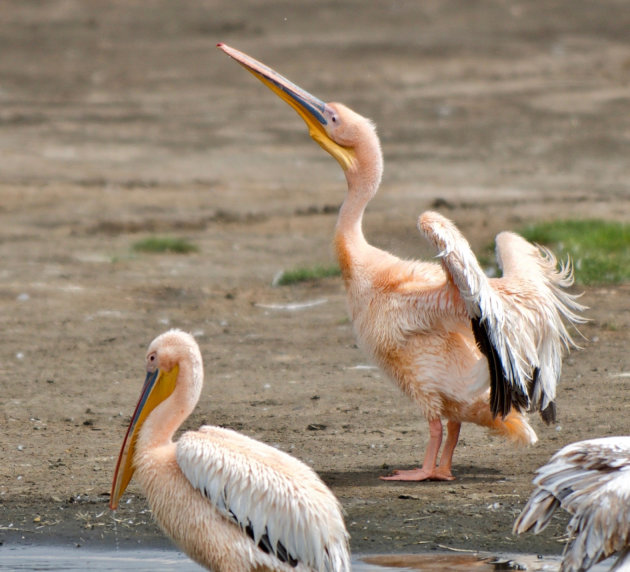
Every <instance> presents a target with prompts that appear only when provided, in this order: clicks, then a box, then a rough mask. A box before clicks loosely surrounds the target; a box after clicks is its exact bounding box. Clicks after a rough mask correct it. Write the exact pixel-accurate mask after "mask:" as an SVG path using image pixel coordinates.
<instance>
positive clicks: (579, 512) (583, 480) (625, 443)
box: [514, 437, 630, 572]
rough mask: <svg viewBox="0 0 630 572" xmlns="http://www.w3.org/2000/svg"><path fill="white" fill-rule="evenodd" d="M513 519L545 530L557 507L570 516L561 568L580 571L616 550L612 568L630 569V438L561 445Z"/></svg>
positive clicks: (521, 528)
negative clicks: (568, 540)
mask: <svg viewBox="0 0 630 572" xmlns="http://www.w3.org/2000/svg"><path fill="white" fill-rule="evenodd" d="M534 485H535V486H536V488H535V490H534V492H533V493H532V496H531V497H530V499H529V501H528V502H527V504H526V505H525V508H524V509H523V512H522V513H521V514H520V516H519V517H518V519H517V520H516V522H515V523H514V532H515V533H517V534H520V533H521V532H526V531H528V530H531V529H533V531H534V533H538V532H540V531H541V530H543V529H544V528H545V527H546V526H547V525H548V524H549V521H550V520H551V517H552V516H553V514H554V512H555V511H556V509H557V508H558V507H562V508H563V509H564V510H566V511H567V512H568V513H569V514H570V515H571V520H570V522H569V525H568V527H567V530H568V533H569V537H570V538H571V540H570V543H569V544H568V545H567V547H566V549H565V553H564V558H563V560H562V566H561V572H581V571H583V570H588V569H589V568H591V566H593V565H595V564H597V563H598V562H600V561H601V560H604V559H605V558H608V557H609V556H613V555H617V556H618V558H617V561H616V562H615V564H614V566H613V568H611V570H616V571H621V570H625V571H629V570H630V437H604V438H602V439H591V440H588V441H580V442H578V443H572V444H571V445H567V446H566V447H564V448H562V449H560V451H558V452H557V453H556V454H555V455H554V456H553V457H552V458H551V460H550V461H549V463H547V464H546V465H544V466H543V467H541V468H540V469H538V471H537V476H536V478H535V479H534Z"/></svg>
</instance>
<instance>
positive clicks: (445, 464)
mask: <svg viewBox="0 0 630 572" xmlns="http://www.w3.org/2000/svg"><path fill="white" fill-rule="evenodd" d="M461 427H462V424H461V423H459V422H458V421H449V422H448V423H447V424H446V429H447V433H446V441H445V442H444V449H442V456H441V457H440V466H439V467H438V468H437V469H436V474H438V475H441V478H442V479H443V480H445V481H452V480H454V479H455V477H454V476H453V474H452V473H451V467H452V464H453V453H454V452H455V447H456V446H457V441H458V440H459V430H460V429H461Z"/></svg>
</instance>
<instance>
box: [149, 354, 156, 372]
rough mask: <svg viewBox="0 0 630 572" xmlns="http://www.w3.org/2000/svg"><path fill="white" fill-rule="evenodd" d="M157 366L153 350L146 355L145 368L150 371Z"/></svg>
mask: <svg viewBox="0 0 630 572" xmlns="http://www.w3.org/2000/svg"><path fill="white" fill-rule="evenodd" d="M156 367H157V353H155V352H153V353H150V354H149V355H148V356H147V368H148V369H149V370H150V371H155V368H156Z"/></svg>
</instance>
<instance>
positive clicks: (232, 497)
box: [110, 330, 350, 572]
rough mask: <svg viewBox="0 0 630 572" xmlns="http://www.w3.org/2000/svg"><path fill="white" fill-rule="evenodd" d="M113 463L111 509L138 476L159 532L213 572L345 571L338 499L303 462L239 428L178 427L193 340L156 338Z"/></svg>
mask: <svg viewBox="0 0 630 572" xmlns="http://www.w3.org/2000/svg"><path fill="white" fill-rule="evenodd" d="M146 366H147V376H146V381H145V383H144V387H143V389H142V393H141V395H140V400H139V401H138V405H137V406H136V409H135V412H134V414H133V417H132V419H131V423H130V424H129V429H128V430H127V434H126V436H125V440H124V441H123V444H122V448H121V450H120V456H119V457H118V464H117V465H116V472H115V474H114V481H113V483H112V492H111V497H110V507H111V508H112V509H116V507H117V506H118V501H119V500H120V497H121V496H122V494H123V493H124V492H125V489H126V488H127V485H128V483H129V480H130V479H131V476H132V475H133V474H134V472H135V475H136V478H137V480H138V482H139V483H140V485H141V486H142V488H143V489H144V491H145V493H146V496H147V498H148V500H149V504H150V505H151V509H152V510H153V514H154V516H155V518H156V520H157V522H158V523H159V524H160V526H161V527H162V529H163V530H164V531H165V532H166V534H168V535H169V536H170V537H171V538H172V539H173V540H174V541H175V543H176V544H177V545H178V546H180V547H181V548H182V550H184V551H185V552H186V553H187V554H188V555H189V556H190V557H191V558H192V559H193V560H195V561H197V562H198V563H199V564H201V565H203V566H206V567H207V568H209V569H211V570H214V571H215V572H250V571H256V572H262V571H271V570H274V571H276V570H277V571H285V572H287V571H289V570H291V571H295V572H307V571H311V572H312V571H317V572H324V571H326V572H349V570H350V563H349V556H348V534H347V532H346V529H345V525H344V522H343V517H342V516H341V509H340V506H339V503H338V502H337V499H336V498H335V497H334V495H333V494H332V493H331V492H330V490H329V489H328V488H327V487H326V485H324V483H323V482H322V481H321V480H320V479H319V477H318V476H317V475H316V474H315V473H314V472H313V471H312V470H311V469H310V468H309V467H307V466H306V465H305V464H304V463H302V462H300V461H298V460H297V459H295V458H293V457H291V456H290V455H287V454H286V453H283V452H282V451H278V450H277V449H274V448H273V447H270V446H268V445H265V444H264V443H261V442H259V441H255V440H254V439H250V438H249V437H245V436H244V435H241V434H239V433H236V432H235V431H231V430H228V429H222V428H220V427H210V426H203V427H201V429H199V431H188V432H186V433H184V434H183V435H182V436H181V438H180V439H179V441H177V443H174V442H173V440H172V438H173V434H174V433H175V431H176V430H177V428H178V427H179V426H180V425H181V424H182V423H183V422H184V420H185V419H186V418H187V417H188V416H189V415H190V414H191V413H192V411H193V409H194V408H195V405H196V404H197V401H198V400H199V396H200V394H201V386H202V384H203V364H202V360H201V353H200V352H199V346H198V345H197V343H196V342H195V339H194V338H193V337H192V336H191V335H189V334H186V333H184V332H181V331H179V330H170V331H168V332H166V333H164V334H162V335H161V336H159V337H157V338H156V339H155V340H153V342H151V345H150V346H149V350H148V353H147V357H146Z"/></svg>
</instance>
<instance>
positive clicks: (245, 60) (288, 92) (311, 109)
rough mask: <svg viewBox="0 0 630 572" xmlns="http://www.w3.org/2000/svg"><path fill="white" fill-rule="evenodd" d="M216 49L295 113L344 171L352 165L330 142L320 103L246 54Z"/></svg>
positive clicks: (348, 153)
mask: <svg viewBox="0 0 630 572" xmlns="http://www.w3.org/2000/svg"><path fill="white" fill-rule="evenodd" d="M217 47H218V48H219V49H220V50H223V51H224V52H225V53H226V54H228V55H229V56H231V57H232V58H234V59H235V60H236V61H237V62H238V63H239V64H241V65H242V66H243V67H244V68H245V69H246V70H247V71H249V72H251V73H252V74H254V75H255V76H256V77H257V78H258V79H259V80H260V81H262V82H263V83H264V84H265V85H266V86H267V87H268V88H269V89H271V91H273V92H274V93H275V94H276V95H277V96H279V97H280V98H281V99H283V100H284V101H286V102H287V103H288V104H289V105H290V106H291V107H292V108H293V109H295V111H297V112H298V114H299V115H300V117H301V118H302V119H303V120H304V122H305V123H306V125H307V126H308V131H309V134H310V136H311V137H312V138H313V139H314V140H315V141H317V143H319V144H320V145H321V147H322V148H323V149H325V150H326V151H328V152H329V153H330V154H331V155H332V156H333V157H334V158H335V159H337V161H338V163H339V164H340V165H341V167H342V168H343V169H344V170H346V169H348V168H349V167H350V166H351V165H352V162H353V159H354V151H353V150H352V149H350V148H349V147H344V146H343V145H339V143H336V142H335V141H333V140H332V139H331V138H330V136H329V135H328V132H327V131H326V125H327V124H328V120H327V119H326V116H325V114H324V111H325V109H326V104H325V103H324V102H323V101H322V100H321V99H318V98H316V97H315V96H313V95H311V94H310V93H308V92H307V91H305V90H303V89H302V88H301V87H298V86H297V85H295V84H294V83H292V82H290V81H289V80H288V79H286V78H285V77H283V76H281V75H280V74H279V73H277V72H275V71H274V70H272V69H271V68H270V67H267V66H266V65H265V64H263V63H261V62H259V61H258V60H255V59H254V58H252V57H250V56H248V55H247V54H244V53H243V52H240V51H238V50H235V49H234V48H230V46H227V45H225V44H217Z"/></svg>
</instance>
